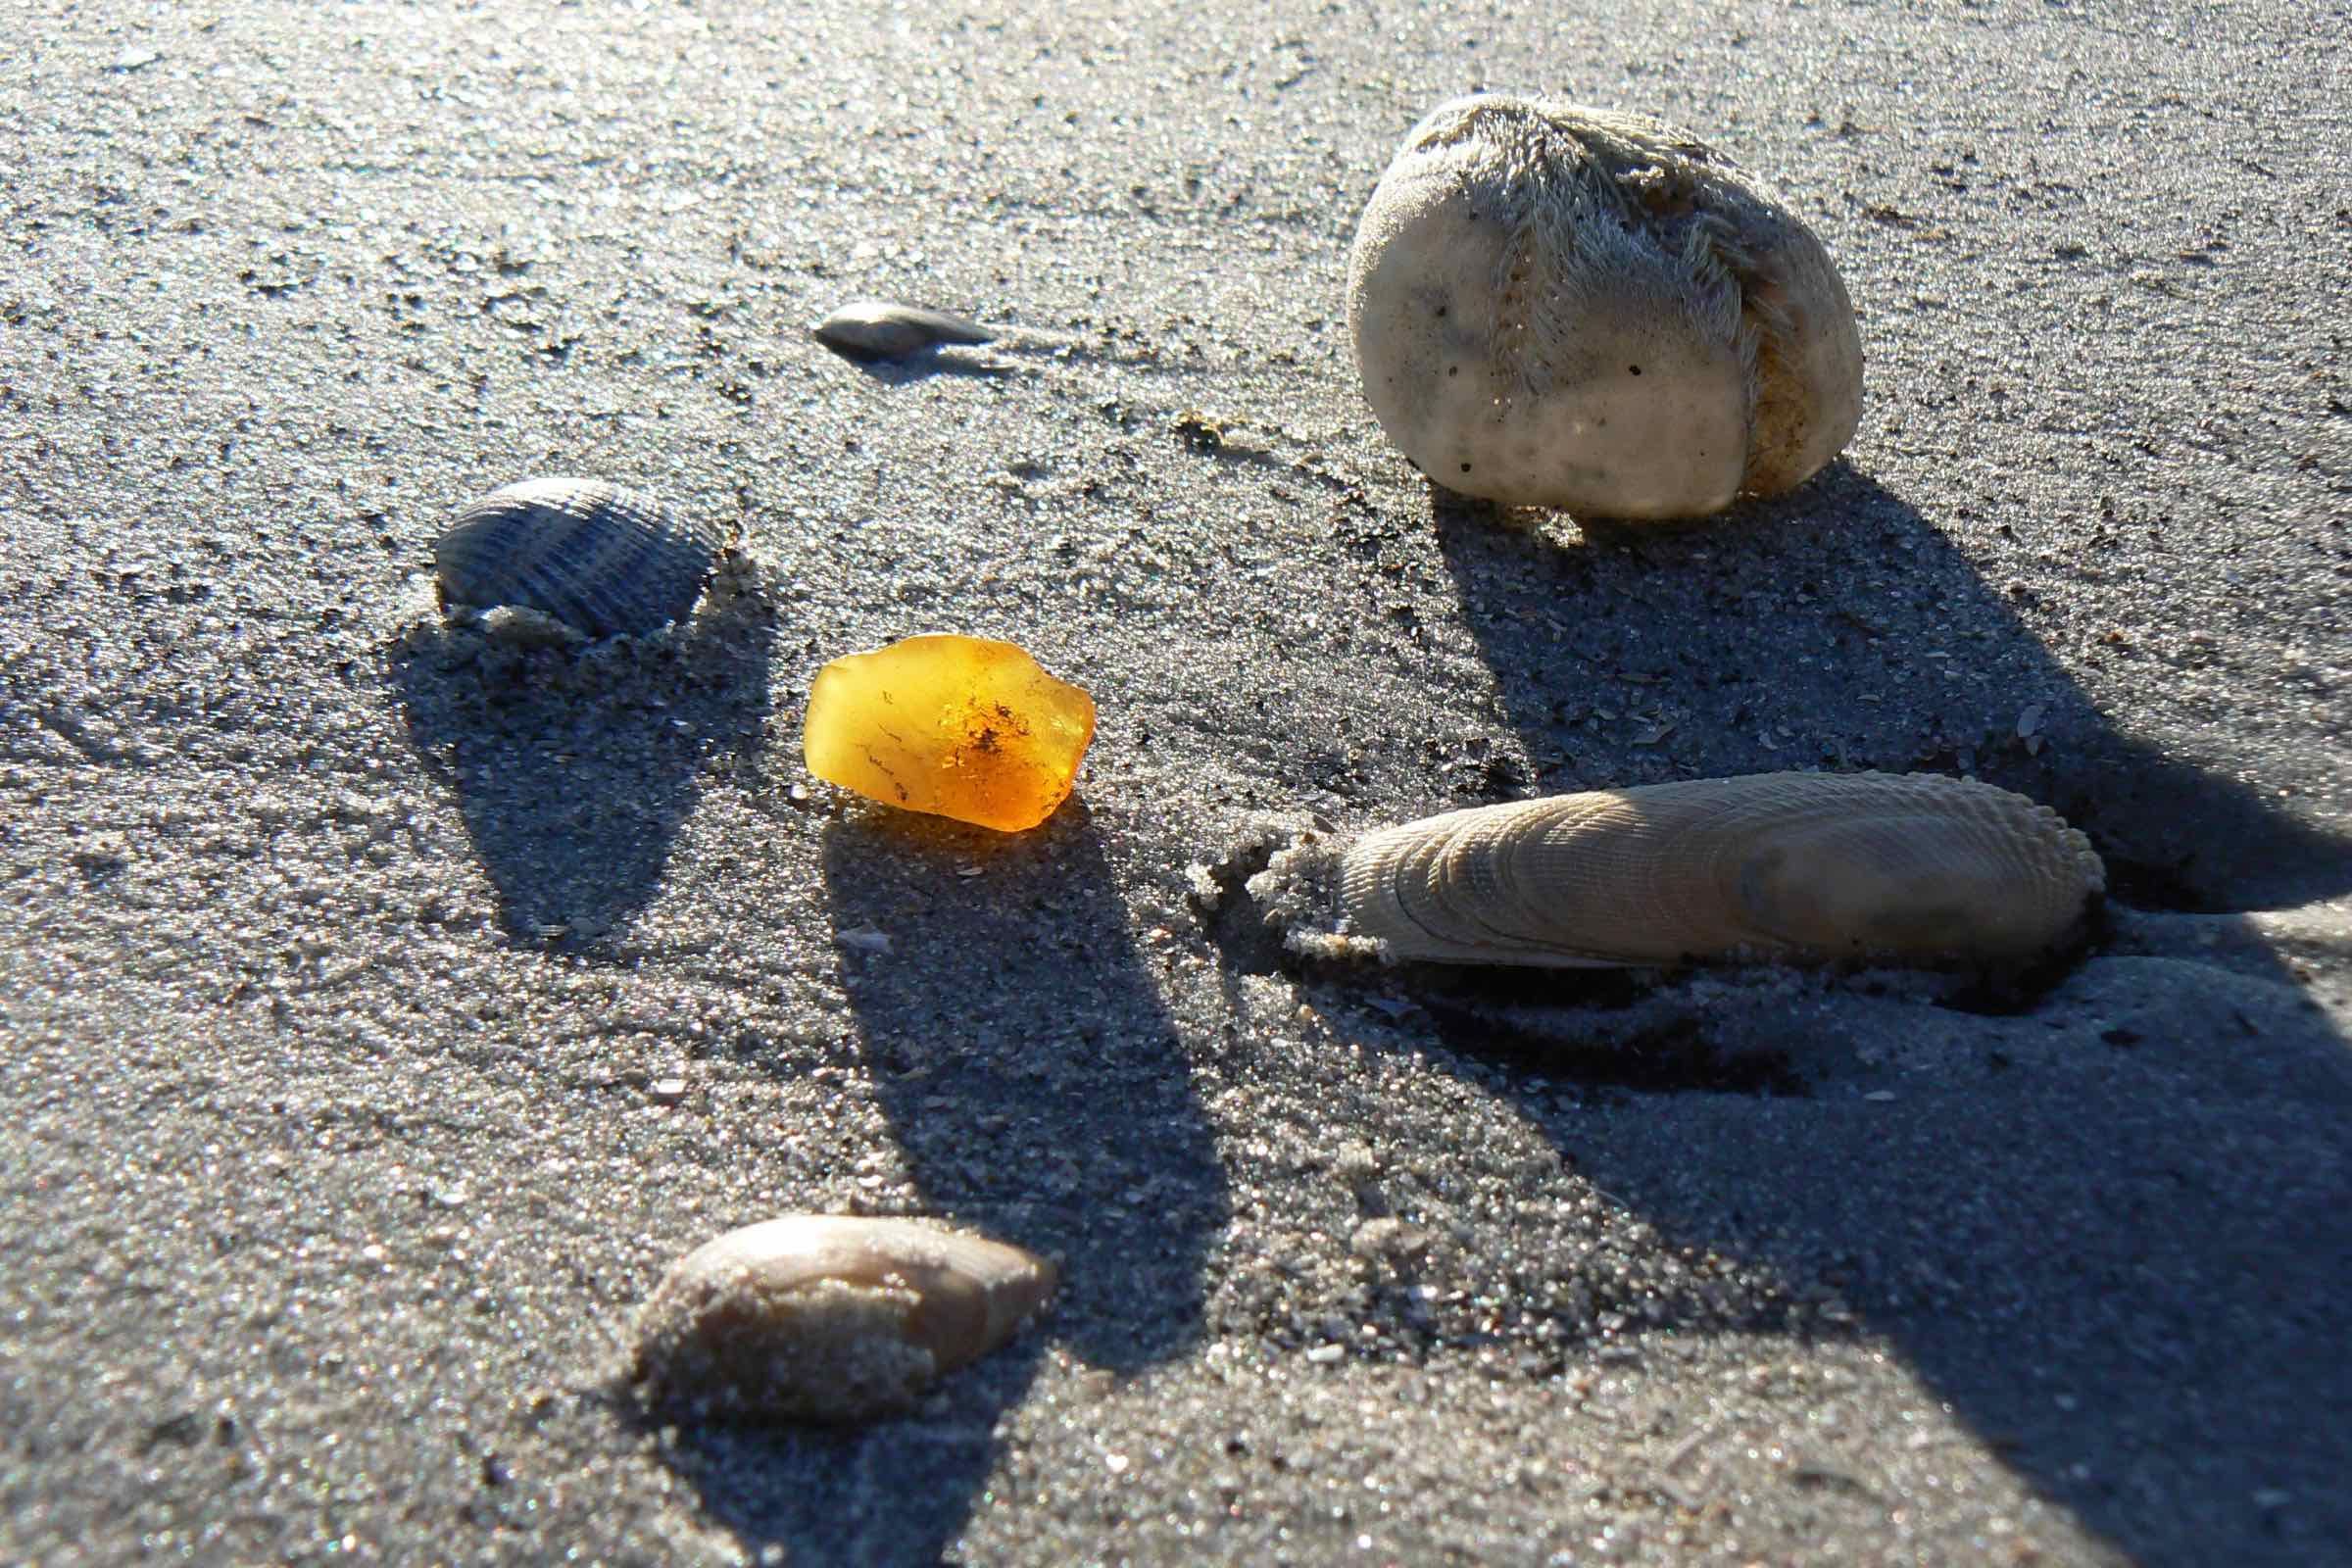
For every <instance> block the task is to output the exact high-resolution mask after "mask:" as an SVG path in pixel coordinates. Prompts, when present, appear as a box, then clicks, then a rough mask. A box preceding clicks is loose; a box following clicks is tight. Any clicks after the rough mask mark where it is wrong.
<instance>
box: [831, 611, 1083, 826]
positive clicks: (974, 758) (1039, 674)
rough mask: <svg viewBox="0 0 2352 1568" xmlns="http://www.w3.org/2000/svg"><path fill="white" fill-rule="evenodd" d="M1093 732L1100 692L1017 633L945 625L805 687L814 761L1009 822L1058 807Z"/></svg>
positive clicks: (909, 799) (898, 794)
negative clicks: (1084, 687)
mask: <svg viewBox="0 0 2352 1568" xmlns="http://www.w3.org/2000/svg"><path fill="white" fill-rule="evenodd" d="M1094 738H1095V703H1094V699H1093V698H1091V697H1089V696H1087V695H1086V693H1084V692H1083V691H1080V690H1079V689H1078V688H1077V687H1075V686H1072V685H1070V684H1069V683H1068V682H1066V681H1060V680H1055V679H1054V677H1053V676H1052V675H1049V674H1047V673H1046V671H1045V669H1044V667H1043V666H1042V665H1040V664H1039V663H1038V662H1037V661H1036V660H1034V659H1032V658H1030V657H1029V656H1028V654H1027V653H1025V652H1023V651H1022V650H1021V649H1019V648H1016V647H1014V646H1013V645H1012V644H1011V643H1000V642H992V641H990V640H989V639H987V638H985V637H956V636H951V635H947V634H944V633H943V634H938V635H933V636H928V637H909V638H907V640H906V641H904V642H896V643H892V644H891V645H890V646H889V647H888V648H883V649H877V650H876V651H875V652H873V653H870V654H851V655H849V656H847V657H846V658H842V659H836V660H835V661H833V662H831V663H830V664H827V665H826V666H825V667H824V668H822V669H820V670H818V671H817V672H816V679H815V681H814V682H813V683H811V684H810V686H809V718H808V721H807V722H806V723H805V724H804V725H803V727H802V731H801V747H802V751H803V753H804V754H805V755H806V756H807V758H808V760H809V772H811V773H814V774H815V775H816V776H817V777H818V778H821V779H824V780H826V781H827V782H829V783H834V784H839V785H840V786H842V787H843V788H844V789H852V790H856V791H857V792H858V794H860V795H867V796H871V797H872V798H873V799H875V800H877V801H886V802H888V803H889V804H890V805H892V806H899V807H904V808H906V809H907V810H909V811H928V812H930V813H932V814H933V815H935V816H952V817H954V818H956V820H957V821H959V822H977V823H979V824H980V825H981V826H982V827H993V828H997V829H999V830H1000V831H1003V832H1006V833H1017V832H1019V831H1020V830H1021V829H1023V828H1031V827H1035V826H1037V824H1038V823H1040V822H1043V821H1044V820H1045V819H1046V818H1047V817H1049V816H1052V815H1053V814H1054V808H1055V807H1057V806H1059V805H1060V804H1061V803H1062V801H1063V800H1064V799H1066V798H1067V797H1068V795H1069V793H1070V786H1071V785H1072V784H1074V783H1075V782H1076V781H1077V778H1078V763H1079V761H1080V760H1081V759H1083V758H1084V757H1085V756H1086V748H1087V745H1088V743H1090V742H1091V741H1093V740H1094Z"/></svg>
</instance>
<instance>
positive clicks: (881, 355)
mask: <svg viewBox="0 0 2352 1568" xmlns="http://www.w3.org/2000/svg"><path fill="white" fill-rule="evenodd" d="M810 335H811V336H813V337H814V338H815V339H816V340H817V341H818V342H819V343H822V344H823V345H824V346H825V347H827V348H829V349H831V350H832V351H833V352H834V353H836V354H839V355H842V356H844V357H845V358H848V359H853V360H899V359H905V358H906V357H907V355H909V354H916V353H920V352H921V351H922V350H924V349H930V348H937V347H939V345H941V344H942V343H988V342H993V341H994V340H995V339H996V338H997V337H999V336H1000V335H1001V334H1000V333H999V332H998V331H997V329H996V328H995V327H993V326H983V325H981V324H980V323H979V322H978V321H970V320H966V319H963V318H962V317H960V316H949V315H946V314H944V313H942V312H939V311H926V310H924V309H922V308H921V307H920V306H916V305H900V304H897V303H895V302H893V301H890V300H853V301H851V302H850V303H849V304H847V305H844V306H843V307H842V308H841V309H840V310H837V311H835V312H834V313H833V314H832V315H830V316H828V317H826V318H825V319H823V320H821V321H819V322H817V323H816V325H815V326H814V327H813V328H811V329H810Z"/></svg>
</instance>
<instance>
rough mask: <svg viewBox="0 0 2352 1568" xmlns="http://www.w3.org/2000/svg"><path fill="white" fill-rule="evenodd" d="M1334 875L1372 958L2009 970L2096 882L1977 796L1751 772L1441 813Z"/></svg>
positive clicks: (1950, 786)
mask: <svg viewBox="0 0 2352 1568" xmlns="http://www.w3.org/2000/svg"><path fill="white" fill-rule="evenodd" d="M1339 881H1340V905H1341V913H1342V916H1343V920H1344V923H1345V926H1346V928H1347V929H1348V931H1349V932H1350V933H1351V934H1352V935H1353V936H1356V937H1361V938H1370V939H1373V940H1375V941H1377V942H1378V943H1380V944H1381V945H1382V946H1383V948H1384V950H1385V952H1386V954H1387V956H1390V957H1393V958H1414V959H1427V960H1434V961H1437V962H1443V963H1503V964H1530V965H1539V966H1548V967H1578V966H1605V965H1665V964H1674V963H1679V962H1684V961H1687V960H1710V959H1711V960H1733V959H1783V960H1813V961H1820V960H1835V959H1843V958H1876V959H1882V960H1890V961H1894V962H1904V963H1936V962H1954V961H1999V960H2017V959H2026V958H2031V957H2034V956H2038V955H2040V954H2042V953H2045V952H2048V951H2050V950H2052V949H2055V948H2058V947H2060V946H2062V945H2064V943H2065V942H2066V941H2067V940H2068V938H2069V937H2070V936H2071V935H2073V934H2075V933H2076V932H2078V931H2079V930H2080V929H2081V928H2082V922H2083V920H2084V918H2085V916H2086V915H2087V914H2088V912H2089V910H2090V908H2091V907H2092V904H2093V902H2094V901H2095V900H2096V899H2097V898H2098V897H2099V895H2100V893H2101V892H2102V890H2103V889H2104V887H2105V873H2104V870H2103V868H2102V867H2101V865H2100V863H2099V858H2098V857H2097V855H2095V854H2094V853H2092V851H2091V848H2090V843H2089V841H2088V840H2087V839H2085V838H2084V837H2083V836H2082V834H2081V833H2080V832H2078V831H2076V830H2075V829H2073V828H2070V827H2068V826H2067V825H2066V824H2065V823H2064V822H2063V821H2061V820H2060V819H2059V817H2058V816H2057V814H2056V813H2055V812H2053V811H2051V810H2050V809H2048V808H2047V807H2042V806H2036V805H2035V804H2034V803H2033V802H2032V801H2029V800H2027V799H2026V798H2025V797H2024V796H2021V795H2013V794H2011V793H2010V792H2009V791H2007V790H2003V789H1996V788H1994V787H1993V786H1991V785H1989V784H1980V783H1976V782H1973V781H1969V780H1963V779H1954V778H1944V777H1940V776H1936V775H1927V774H1919V775H1909V776H1902V777H1896V776H1891V775H1887V774H1882V773H1856V774H1822V773H1762V774H1755V775H1751V776H1748V777H1743V778H1720V779H1692V780H1688V781H1685V782H1682V783H1675V784H1652V785H1644V786H1642V787H1640V788H1635V789H1625V790H1603V791H1597V792H1594V793H1591V794H1584V795H1564V796H1554V797H1550V798H1547V799H1542V800H1532V801H1515V802H1511V803H1508V804H1506V805H1501V806H1484V807H1476V808H1473V809H1467V810H1459V811H1448V812H1446V813H1445V814H1444V815H1441V816H1434V817H1430V818H1428V819H1426V820H1423V821H1418V822H1408V823H1405V824H1403V825H1402V826H1399V827H1392V828H1387V829H1384V830H1382V831H1380V832H1376V833H1373V834H1370V835H1368V836H1367V837H1365V838H1363V839H1362V840H1360V841H1358V842H1357V843H1356V844H1355V845H1354V846H1353V847H1352V848H1351V849H1349V850H1348V852H1347V854H1346V855H1345V857H1344V858H1342V860H1341V862H1340V873H1339Z"/></svg>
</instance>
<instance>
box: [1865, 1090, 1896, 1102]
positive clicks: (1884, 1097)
mask: <svg viewBox="0 0 2352 1568" xmlns="http://www.w3.org/2000/svg"><path fill="white" fill-rule="evenodd" d="M1862 1098H1863V1099H1864V1100H1875V1101H1878V1102H1880V1103H1886V1102H1887V1101H1889V1100H1892V1099H1893V1098H1894V1091H1893V1090H1891V1089H1873V1090H1872V1091H1871V1092H1870V1093H1869V1094H1867V1095H1864V1096H1863V1097H1862Z"/></svg>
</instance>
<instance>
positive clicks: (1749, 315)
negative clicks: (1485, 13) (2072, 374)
mask: <svg viewBox="0 0 2352 1568" xmlns="http://www.w3.org/2000/svg"><path fill="white" fill-rule="evenodd" d="M1348 329H1349V331H1350V333H1351V334H1352V335H1353V338H1354V341H1355V352H1356V363H1357V366H1358V367H1359V368H1360V369H1361V370H1362V372H1363V378H1364V394H1365V397H1366V399H1367V400H1368V401H1369V402H1370V403H1371V405H1372V409H1373V413H1374V414H1375V415H1377V416H1378V417H1379V419H1380V422H1381V427H1382V428H1383V429H1384V430H1386V431H1387V432H1388V434H1389V438H1390V439H1391V440H1393V441H1395V442H1396V443H1397V446H1398V447H1399V448H1401V449H1402V450H1403V452H1404V454H1405V456H1406V457H1408V458H1410V459H1412V461H1413V462H1414V463H1415V464H1416V465H1418V466H1420V468H1421V469H1422V471H1423V472H1425V473H1427V474H1428V475H1429V476H1430V477H1431V478H1433V479H1435V480H1437V481H1438V482H1439V483H1441V484H1443V485H1445V486H1446V487H1447V488H1448V489H1452V490H1457V491H1460V492H1462V493H1463V494H1466V495H1473V496H1483V497H1486V498H1488V499H1490V500H1494V501H1499V502H1502V503H1504V504H1506V505H1513V506H1551V507H1563V508H1566V509H1568V510H1569V511H1571V512H1576V513H1580V514H1584V515H1594V516H1616V517H1691V516H1703V515H1707V514H1709V513H1713V512H1718V511H1720V510H1722V509H1723V508H1724V507H1726V506H1728V505H1730V504H1731V502H1732V501H1733V500H1734V499H1735V498H1736V497H1737V496H1740V495H1741V494H1756V495H1770V494H1774V493H1776V492H1778V491H1782V490H1787V489H1789V488H1791V487H1793V486H1795V485H1797V484H1800V483H1802V482H1803V481H1804V480H1805V479H1806V478H1808V477H1810V476H1811V475H1812V474H1813V472H1814V471H1815V470H1816V469H1818V468H1820V467H1821V466H1822V465H1823V464H1825V463H1827V462H1829V460H1830V459H1831V458H1833V457H1835V456H1836V455H1837V454H1838V449H1839V448H1841V447H1842V446H1844V444H1845V442H1846V440H1847V439H1848V438H1849V437H1850V436H1851V435H1852V434H1853V431H1854V427H1855V425H1856V423H1857V422H1858V421H1859V419H1860V417H1861V407H1862V347H1861V339H1860V336H1859V334H1858V332H1857V331H1856V329H1855V325H1854V317H1853V307H1852V305H1851V304H1850V303H1849V302H1848V300H1847V298H1846V294H1845V287H1844V285H1843V284H1842V283H1841V282H1840V281H1839V280H1838V272H1837V270H1836V268H1835V267H1834V266H1832V265H1831V262H1830V259H1829V255H1828V253H1827V252H1826V251H1824V250H1823V249H1822V246H1821V242H1820V241H1819V240H1818V239H1816V238H1815V237H1814V236H1813V234H1812V232H1811V231H1810V230H1809V229H1807V228H1806V227H1805V225H1804V224H1803V223H1802V222H1801V221H1798V220H1797V218H1796V217H1795V216H1794V215H1793V214H1792V213H1790V212H1789V210H1788V209H1787V208H1786V207H1784V206H1782V205H1781V204H1780V203H1779V202H1778V201H1776V200H1775V199H1773V198H1772V197H1771V196H1770V195H1768V194H1767V193H1766V192H1764V191H1763V190H1762V189H1761V188H1760V187H1758V186H1756V185H1755V184H1754V183H1752V182H1751V181H1749V180H1747V179H1746V178H1745V177H1744V176H1742V175H1740V173H1738V172H1736V171H1734V170H1733V169H1732V168H1731V167H1730V166H1729V165H1728V164H1727V163H1726V162H1725V161H1724V159H1723V158H1722V157H1721V156H1720V155H1718V154H1716V153H1714V152H1712V151H1710V150H1709V149H1708V148H1707V147H1705V146H1704V145H1703V144H1701V143H1699V142H1697V141H1694V140H1692V139H1691V138H1690V137H1688V136H1685V135H1682V134H1680V133H1678V132H1676V131H1674V130H1672V129H1670V128H1668V127H1666V126H1664V125H1660V124H1657V123H1652V122H1648V121H1642V120H1638V119H1635V118H1632V117H1629V116H1623V115H1613V114H1608V113H1604V112H1599V111H1594V110H1587V109H1580V108H1576V107H1574V106H1572V105H1568V104H1563V103H1557V102H1550V101H1543V100H1535V99H1525V98H1512V97H1504V96H1500V95H1478V96H1473V97H1469V98H1457V99H1455V100H1453V101H1451V102H1449V103H1446V104H1443V105H1441V106H1440V107H1439V108H1437V109H1436V110H1434V111H1433V112H1432V113H1431V114H1430V115H1429V116H1428V117H1427V118H1426V119H1424V120H1423V121H1422V122H1421V123H1420V124H1419V125H1417V126H1415V127H1414V129H1413V131H1412V133H1411V134H1410V135H1409V136H1408V137H1406V139H1405V143H1404V147H1403V149H1402V150H1401V151H1400V152H1399V153H1398V154H1397V158H1396V160H1395V162H1393V163H1392V164H1391V165H1390V166H1389V169H1388V172H1386V173H1385V174H1383V175H1382V176H1381V180H1380V184H1379V186H1378V187H1377V188H1376V189H1375V190H1374V191H1373V193H1372V199H1371V202H1370V203H1369V204H1368V205H1367V207H1366V208H1365V211H1364V216H1363V221H1362V222H1361V224H1360V225H1359V227H1358V229H1357V231H1356V239H1355V249H1354V252H1353V255H1352V256H1351V257H1350V260H1349V265H1348Z"/></svg>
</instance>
